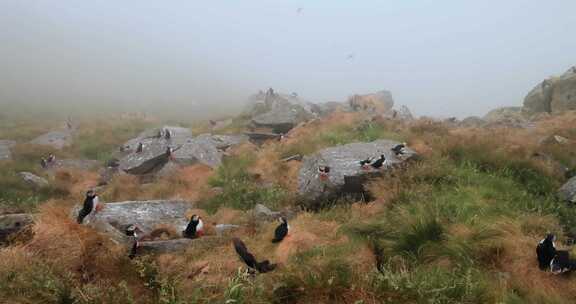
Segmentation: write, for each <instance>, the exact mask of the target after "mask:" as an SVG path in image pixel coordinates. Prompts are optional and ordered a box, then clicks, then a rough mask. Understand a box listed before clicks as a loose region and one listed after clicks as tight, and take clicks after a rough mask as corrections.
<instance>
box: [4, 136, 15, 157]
mask: <svg viewBox="0 0 576 304" xmlns="http://www.w3.org/2000/svg"><path fill="white" fill-rule="evenodd" d="M14 145H16V141H13V140H0V160H9V159H12V152H11V151H10V149H11V148H12V147H13V146H14Z"/></svg>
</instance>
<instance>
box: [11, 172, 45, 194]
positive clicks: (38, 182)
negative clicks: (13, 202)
mask: <svg viewBox="0 0 576 304" xmlns="http://www.w3.org/2000/svg"><path fill="white" fill-rule="evenodd" d="M18 175H19V176H20V178H22V180H23V181H24V182H25V183H26V184H27V185H28V186H30V188H32V189H35V190H39V189H41V188H44V187H47V186H48V181H47V180H46V179H45V178H43V177H40V176H37V175H34V174H33V173H30V172H19V173H18Z"/></svg>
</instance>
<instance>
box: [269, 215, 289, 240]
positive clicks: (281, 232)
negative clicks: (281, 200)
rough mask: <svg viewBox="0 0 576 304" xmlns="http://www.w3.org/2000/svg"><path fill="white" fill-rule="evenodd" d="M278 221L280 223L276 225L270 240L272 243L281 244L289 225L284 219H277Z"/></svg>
mask: <svg viewBox="0 0 576 304" xmlns="http://www.w3.org/2000/svg"><path fill="white" fill-rule="evenodd" d="M278 221H279V222H280V225H278V227H276V230H275V231H274V239H273V240H272V243H280V242H282V240H283V239H284V238H285V237H286V236H287V235H288V233H289V232H290V225H288V221H287V220H286V218H285V217H283V216H281V217H280V218H278Z"/></svg>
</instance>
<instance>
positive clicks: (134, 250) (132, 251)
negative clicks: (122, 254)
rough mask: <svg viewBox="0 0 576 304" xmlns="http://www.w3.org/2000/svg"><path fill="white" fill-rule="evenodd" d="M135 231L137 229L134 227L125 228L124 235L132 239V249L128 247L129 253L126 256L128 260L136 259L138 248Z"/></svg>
mask: <svg viewBox="0 0 576 304" xmlns="http://www.w3.org/2000/svg"><path fill="white" fill-rule="evenodd" d="M136 230H139V229H138V227H136V226H135V225H130V226H128V227H127V228H126V235H127V236H129V237H131V238H132V247H130V253H129V254H128V258H130V259H133V258H134V257H136V253H137V251H138V247H139V246H140V244H139V243H138V234H137V233H136Z"/></svg>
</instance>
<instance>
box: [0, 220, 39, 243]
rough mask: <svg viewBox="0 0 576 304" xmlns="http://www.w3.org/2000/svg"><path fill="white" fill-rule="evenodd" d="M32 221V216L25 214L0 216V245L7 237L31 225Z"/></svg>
mask: <svg viewBox="0 0 576 304" xmlns="http://www.w3.org/2000/svg"><path fill="white" fill-rule="evenodd" d="M33 220H34V218H33V217H32V215H31V214H27V213H20V214H6V215H0V244H2V243H4V242H5V241H6V240H7V238H8V236H9V235H11V234H13V233H16V232H18V231H20V230H22V229H23V228H25V227H26V226H28V225H30V224H32V222H33Z"/></svg>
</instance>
